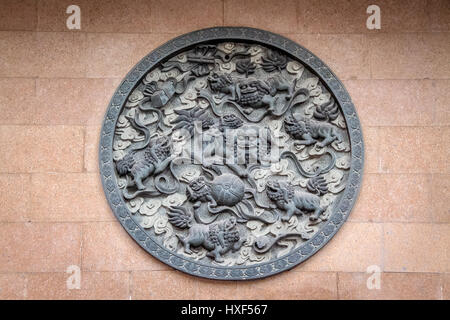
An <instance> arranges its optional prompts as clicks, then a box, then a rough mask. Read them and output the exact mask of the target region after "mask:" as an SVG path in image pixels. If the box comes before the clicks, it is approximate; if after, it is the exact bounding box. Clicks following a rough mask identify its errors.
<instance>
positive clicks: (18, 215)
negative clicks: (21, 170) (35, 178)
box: [0, 174, 31, 222]
mask: <svg viewBox="0 0 450 320" xmlns="http://www.w3.org/2000/svg"><path fill="white" fill-rule="evenodd" d="M30 181H31V177H30V175H27V174H0V193H1V194H2V200H1V208H2V209H1V211H0V221H2V222H14V221H27V220H28V219H29V216H30V209H31V207H30Z"/></svg>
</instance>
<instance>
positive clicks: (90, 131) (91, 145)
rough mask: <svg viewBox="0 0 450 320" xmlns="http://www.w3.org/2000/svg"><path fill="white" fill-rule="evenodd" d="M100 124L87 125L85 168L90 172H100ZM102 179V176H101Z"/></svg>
mask: <svg viewBox="0 0 450 320" xmlns="http://www.w3.org/2000/svg"><path fill="white" fill-rule="evenodd" d="M100 129H101V127H100V126H88V127H86V135H85V139H84V169H85V170H86V171H88V172H98V169H99V167H98V166H99V163H98V145H99V139H98V137H99V136H100ZM99 179H100V177H99Z"/></svg>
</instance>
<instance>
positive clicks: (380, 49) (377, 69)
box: [368, 33, 450, 79]
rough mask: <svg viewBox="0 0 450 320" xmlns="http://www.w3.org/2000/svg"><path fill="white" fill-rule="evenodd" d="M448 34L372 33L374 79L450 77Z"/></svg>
mask: <svg viewBox="0 0 450 320" xmlns="http://www.w3.org/2000/svg"><path fill="white" fill-rule="evenodd" d="M449 39H450V35H449V34H448V33H412V34H379V35H370V36H368V44H369V47H370V61H371V62H370V63H371V69H372V78H373V79H448V78H449V74H450V64H449V63H448V57H447V56H446V55H445V54H444V53H445V52H448V51H449V50H450V41H449Z"/></svg>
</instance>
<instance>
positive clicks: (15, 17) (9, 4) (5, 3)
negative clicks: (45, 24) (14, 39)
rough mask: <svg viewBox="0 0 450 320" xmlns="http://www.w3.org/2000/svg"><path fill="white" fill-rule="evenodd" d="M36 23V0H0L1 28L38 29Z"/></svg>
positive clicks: (8, 29) (9, 29) (10, 29)
mask: <svg viewBox="0 0 450 320" xmlns="http://www.w3.org/2000/svg"><path fill="white" fill-rule="evenodd" d="M11 13H15V14H11ZM36 25H37V1H36V0H2V1H1V2H0V30H7V31H12V30H36Z"/></svg>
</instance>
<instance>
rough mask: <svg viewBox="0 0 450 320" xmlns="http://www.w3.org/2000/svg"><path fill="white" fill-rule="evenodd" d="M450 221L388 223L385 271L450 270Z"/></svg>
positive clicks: (385, 238) (385, 232)
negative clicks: (438, 222) (444, 222)
mask: <svg viewBox="0 0 450 320" xmlns="http://www.w3.org/2000/svg"><path fill="white" fill-rule="evenodd" d="M449 237H450V225H449V224H420V223H408V224H399V223H392V224H386V225H385V227H384V261H385V269H384V270H385V271H390V272H449V270H450V257H449V256H448V254H449V252H450V250H449V244H450V239H449Z"/></svg>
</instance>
